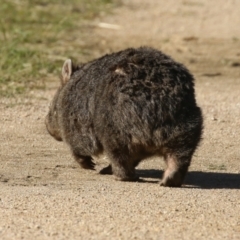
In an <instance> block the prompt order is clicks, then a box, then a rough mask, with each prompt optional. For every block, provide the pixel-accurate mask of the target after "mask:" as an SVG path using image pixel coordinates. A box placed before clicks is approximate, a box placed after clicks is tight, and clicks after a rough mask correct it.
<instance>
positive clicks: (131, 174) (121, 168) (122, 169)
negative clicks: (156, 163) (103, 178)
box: [109, 149, 139, 181]
mask: <svg viewBox="0 0 240 240" xmlns="http://www.w3.org/2000/svg"><path fill="white" fill-rule="evenodd" d="M109 158H110V159H111V166H112V172H113V174H114V175H115V176H116V180H120V181H137V180H138V179H139V178H138V177H137V176H136V175H135V168H134V164H133V163H132V162H131V159H130V155H129V154H128V151H127V150H125V151H124V149H118V150H114V151H111V152H109Z"/></svg>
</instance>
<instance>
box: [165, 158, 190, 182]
mask: <svg viewBox="0 0 240 240" xmlns="http://www.w3.org/2000/svg"><path fill="white" fill-rule="evenodd" d="M164 160H165V161H166V164H167V169H166V170H165V172H164V174H163V178H162V180H161V182H160V185H161V186H165V187H180V186H181V185H182V183H183V180H184V177H185V175H186V173H187V171H188V167H189V165H190V161H191V154H190V156H177V155H175V154H166V155H165V157H164Z"/></svg>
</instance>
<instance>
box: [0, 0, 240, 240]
mask: <svg viewBox="0 0 240 240" xmlns="http://www.w3.org/2000/svg"><path fill="white" fill-rule="evenodd" d="M166 2H167V3H166ZM101 21H103V22H107V23H111V24H116V25H119V26H120V29H118V30H114V29H105V28H96V29H95V31H94V36H93V39H92V41H93V42H94V43H95V44H96V49H97V50H96V51H95V52H94V53H93V55H94V56H99V55H100V54H103V53H106V52H111V51H115V50H118V49H122V48H125V47H129V46H140V45H150V46H153V47H156V48H158V49H161V50H163V51H164V52H166V53H167V54H169V55H171V56H172V57H173V58H175V59H176V60H178V61H180V62H183V63H184V64H185V65H186V66H187V67H188V68H189V69H190V70H191V71H192V72H193V74H194V75H195V77H196V93H197V100H198V103H199V105H200V106H201V107H202V109H203V113H204V117H205V132H204V140H203V142H202V144H201V146H200V148H199V149H198V151H197V152H196V154H195V156H194V159H193V162H192V165H191V168H190V172H189V174H188V176H187V179H186V181H185V184H184V186H183V187H182V188H178V189H171V188H162V187H160V186H159V184H158V180H159V178H160V177H161V174H162V170H163V169H164V164H163V161H162V160H161V159H160V160H159V159H154V158H153V159H150V160H149V161H145V162H143V163H142V164H141V165H140V166H139V167H138V170H137V173H138V174H139V175H140V176H141V177H142V178H143V179H145V180H146V182H144V183H141V182H139V183H126V182H117V181H115V180H114V179H113V177H112V176H99V175H98V174H97V172H92V171H90V172H89V171H84V170H82V169H80V168H79V167H78V165H77V164H76V163H75V162H74V161H73V159H72V157H71V155H70V153H69V150H68V148H67V147H66V146H65V145H63V144H62V143H58V142H56V141H54V140H53V139H52V138H51V137H49V136H48V134H47V133H46V130H45V126H44V123H43V122H44V117H45V115H46V112H47V109H48V104H49V101H50V100H51V98H52V96H53V94H54V91H55V89H56V87H57V82H56V84H53V87H51V88H50V87H49V89H48V90H47V91H45V92H33V93H32V96H34V97H31V98H26V99H20V100H19V104H18V102H14V104H13V101H12V100H9V99H8V100H7V99H0V134H1V138H0V216H1V217H0V236H1V239H35V240H37V239H240V28H239V26H240V2H239V1H237V0H235V1H234V0H229V1H224V0H221V1H220V0H219V1H218V3H217V6H216V3H214V1H207V0H203V1H174V0H169V1H165V2H164V3H163V1H155V0H148V1H143V0H133V1H123V5H122V6H121V7H119V8H118V9H116V11H115V14H113V15H111V16H108V17H107V18H105V19H101ZM56 81H57V76H56ZM22 103H24V104H22ZM97 163H98V165H97V169H100V168H101V167H102V166H103V165H105V164H106V160H105V159H99V160H98V161H97Z"/></svg>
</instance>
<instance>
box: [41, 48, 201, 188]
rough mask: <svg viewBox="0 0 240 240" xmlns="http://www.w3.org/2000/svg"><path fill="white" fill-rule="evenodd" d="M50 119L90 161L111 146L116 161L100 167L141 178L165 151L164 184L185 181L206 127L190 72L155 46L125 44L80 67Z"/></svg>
mask: <svg viewBox="0 0 240 240" xmlns="http://www.w3.org/2000/svg"><path fill="white" fill-rule="evenodd" d="M62 77H63V79H62V84H61V87H60V88H59V89H58V91H57V93H56V95H55V97H54V99H53V102H52V105H51V108H50V111H49V113H48V115H47V118H46V126H47V129H48V131H49V133H50V134H51V135H52V136H53V137H55V138H56V139H57V140H64V141H65V142H66V143H67V144H68V145H69V146H70V148H71V151H72V153H73V156H74V157H75V159H76V160H77V161H78V162H79V163H80V165H81V166H82V167H83V168H87V169H93V168H94V163H93V161H92V156H94V155H98V154H99V153H102V152H104V154H106V155H107V156H108V157H109V159H110V161H111V163H110V165H109V166H108V167H107V168H105V169H103V170H102V171H101V173H103V174H104V173H105V174H106V173H108V174H110V173H113V174H114V175H115V176H116V177H117V178H118V179H120V180H125V181H132V180H136V179H137V177H136V176H135V167H136V166H137V164H138V163H139V162H140V161H141V160H143V159H144V158H146V157H149V156H152V155H158V156H163V157H164V160H165V162H166V164H167V169H166V171H165V173H164V176H163V179H162V180H161V185H162V186H181V184H182V182H183V180H184V176H185V174H186V172H187V170H188V167H189V165H190V162H191V158H192V155H193V153H194V151H195V149H196V147H197V146H198V144H199V141H200V139H201V133H202V124H203V120H202V114H201V110H200V108H199V107H198V106H197V104H196V101H195V92H194V79H193V76H192V75H191V74H190V73H189V71H188V70H187V69H186V68H185V67H184V66H183V65H182V64H179V63H177V62H175V61H174V60H172V59H171V58H170V57H168V56H166V55H165V54H163V53H161V52H160V51H157V50H155V49H152V48H147V47H141V48H138V49H132V48H131V49H126V50H124V51H121V52H117V53H113V54H109V55H105V56H103V57H101V58H99V59H96V60H94V61H91V62H89V63H86V64H83V65H81V66H73V65H72V62H71V60H67V61H66V62H65V63H64V65H63V69H62Z"/></svg>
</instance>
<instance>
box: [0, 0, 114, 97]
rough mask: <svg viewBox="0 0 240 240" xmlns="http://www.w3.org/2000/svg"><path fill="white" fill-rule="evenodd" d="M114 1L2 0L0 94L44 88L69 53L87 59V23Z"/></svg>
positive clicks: (98, 15) (8, 94)
mask: <svg viewBox="0 0 240 240" xmlns="http://www.w3.org/2000/svg"><path fill="white" fill-rule="evenodd" d="M113 1H114V0H91V1H89V0H68V1H63V0H2V1H1V7H0V16H1V18H0V96H5V97H6V96H11V97H12V96H14V95H16V94H21V93H26V92H28V91H29V90H31V89H36V88H44V87H45V83H46V79H51V76H52V75H54V74H58V72H59V66H60V65H61V64H62V62H63V61H64V60H65V59H66V58H67V57H72V58H73V59H79V57H78V56H82V55H85V56H86V59H87V58H88V50H87V48H86V46H87V44H88V43H89V41H86V39H85V37H86V34H88V36H89V35H90V34H89V32H91V31H92V27H91V25H89V27H87V26H88V24H86V22H90V21H91V20H93V19H96V18H97V17H100V16H101V15H102V14H103V13H106V12H109V11H110V9H111V8H112V7H113V6H114V3H113ZM114 2H115V4H116V1H114Z"/></svg>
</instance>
